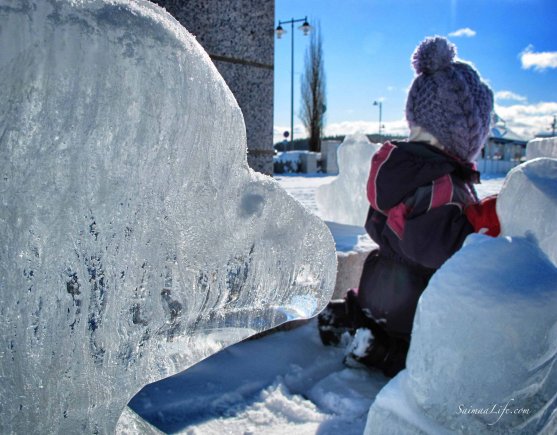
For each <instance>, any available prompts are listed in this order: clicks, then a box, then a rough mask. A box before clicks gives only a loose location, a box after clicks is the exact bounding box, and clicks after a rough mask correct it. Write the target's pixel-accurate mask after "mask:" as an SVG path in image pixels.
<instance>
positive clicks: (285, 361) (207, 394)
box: [131, 175, 503, 435]
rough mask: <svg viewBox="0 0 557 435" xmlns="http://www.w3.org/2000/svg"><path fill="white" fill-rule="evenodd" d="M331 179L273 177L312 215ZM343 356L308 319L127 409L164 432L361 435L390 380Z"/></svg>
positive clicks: (147, 392) (232, 351)
mask: <svg viewBox="0 0 557 435" xmlns="http://www.w3.org/2000/svg"><path fill="white" fill-rule="evenodd" d="M333 178H334V177H331V176H324V175H310V176H300V175H292V176H290V175H289V176H277V177H276V179H277V180H278V182H279V183H280V184H281V185H282V186H283V187H284V188H285V189H286V190H287V191H288V192H289V193H290V194H291V195H292V196H293V197H294V198H296V199H297V200H299V201H300V202H301V203H302V204H303V205H304V206H306V207H307V208H308V209H309V210H310V211H312V212H313V213H315V214H317V215H318V214H319V210H318V208H317V204H316V201H315V192H316V189H317V188H318V187H319V186H320V185H322V184H324V183H328V182H330V181H332V179H333ZM502 184H503V177H491V178H488V179H486V180H485V181H484V182H483V183H482V184H481V185H480V186H478V187H479V189H478V193H479V195H480V196H482V197H483V196H486V195H490V194H493V193H497V192H498V191H499V190H500V189H501V186H502ZM336 238H337V239H341V240H342V237H340V236H339V235H337V237H336ZM343 356H344V349H343V348H330V347H324V346H322V345H321V342H320V340H319V336H318V332H317V327H316V322H315V320H312V321H310V322H309V323H306V324H304V325H303V326H301V327H298V328H296V329H293V330H289V331H280V332H276V333H274V334H271V335H267V336H264V337H262V338H258V339H255V340H247V341H244V342H242V343H239V344H236V345H234V346H231V347H229V348H227V349H225V350H223V351H221V352H219V353H218V354H216V355H213V356H211V357H209V358H207V359H206V360H204V361H202V362H201V363H199V364H197V365H196V366H194V367H192V368H191V369H189V370H187V371H185V372H183V373H181V374H179V375H176V376H174V377H172V378H168V379H166V380H164V381H161V382H159V383H157V384H153V385H150V386H147V387H146V388H144V389H143V390H142V392H140V393H139V394H138V395H137V396H136V397H135V398H134V400H133V401H132V402H131V407H132V408H133V409H134V410H135V411H136V412H138V413H139V414H141V415H142V416H143V417H144V418H146V419H147V420H149V421H150V422H151V423H152V424H154V425H156V426H157V427H158V428H159V429H161V430H162V431H164V432H167V433H183V434H192V435H193V434H203V435H205V434H222V433H229V434H256V433H257V434H260V433H263V434H315V433H319V434H331V435H332V434H361V433H362V432H363V430H364V427H365V424H366V419H367V413H368V409H369V406H370V404H371V403H372V402H373V400H374V398H375V396H376V395H377V393H378V392H379V390H380V389H381V388H382V387H383V386H384V385H385V384H386V382H387V381H388V379H387V378H385V377H384V376H383V375H382V374H381V373H379V372H371V371H368V370H367V369H353V368H347V367H345V366H344V365H343V364H342V359H343Z"/></svg>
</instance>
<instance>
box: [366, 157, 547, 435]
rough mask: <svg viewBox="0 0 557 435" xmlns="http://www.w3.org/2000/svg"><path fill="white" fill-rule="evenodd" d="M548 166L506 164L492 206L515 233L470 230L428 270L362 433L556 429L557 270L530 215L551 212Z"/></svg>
mask: <svg viewBox="0 0 557 435" xmlns="http://www.w3.org/2000/svg"><path fill="white" fill-rule="evenodd" d="M555 173H556V169H555V161H553V160H549V159H547V160H534V161H532V162H529V163H526V164H524V165H522V166H521V167H519V168H517V169H515V170H514V171H512V173H510V174H509V178H508V180H507V182H506V183H505V185H504V186H503V189H502V191H501V195H500V206H499V207H498V211H499V215H500V217H501V220H502V222H503V226H504V227H505V228H507V230H506V231H509V228H513V231H511V232H510V233H509V234H510V235H512V237H499V238H496V239H494V238H490V237H487V236H482V235H472V236H470V237H469V238H468V239H467V241H466V243H465V246H464V247H463V248H462V250H461V251H459V252H458V253H457V254H455V255H454V256H453V257H452V258H451V259H450V260H449V261H447V263H445V265H444V266H443V267H442V268H441V269H440V270H439V271H438V272H437V273H436V274H435V275H434V276H433V278H432V280H431V281H430V284H429V286H428V288H427V289H426V290H425V292H424V293H423V295H422V297H421V299H420V302H419V305H418V310H417V314H416V318H415V320H414V329H413V332H412V343H411V346H410V352H409V355H408V359H407V370H405V371H403V372H401V373H400V374H399V375H398V376H397V377H396V378H395V379H394V380H393V381H391V382H390V383H389V384H388V385H387V386H386V387H385V389H383V390H382V391H381V392H380V394H379V395H378V396H377V399H376V401H375V402H374V404H373V405H372V407H371V409H370V412H369V416H368V424H367V428H366V433H367V434H384V433H435V434H438V433H455V432H458V433H467V434H478V433H500V434H507V433H517V434H536V433H545V434H552V433H557V310H556V307H557V269H556V268H555V264H554V263H552V262H551V261H550V260H549V259H548V256H547V255H546V252H547V249H545V247H544V246H543V240H542V239H541V237H545V236H547V235H549V233H547V231H548V230H547V227H546V222H545V221H542V220H537V219H536V218H535V217H536V216H545V217H546V219H549V216H552V218H551V219H550V221H551V222H553V221H554V216H556V215H557V203H556V202H555V201H554V199H551V198H555V195H556V194H557V184H556V183H555ZM536 192H538V193H536ZM534 195H538V196H534ZM530 196H532V199H531V202H530ZM525 201H526V202H525ZM512 203H520V205H521V207H520V209H518V208H516V207H511V204H512ZM526 212H527V213H528V215H529V216H531V219H530V221H527V220H526V219H525V218H523V215H524V214H525V213H526ZM529 231H532V234H534V235H536V237H530V236H529V233H528V232H529ZM523 235H526V237H522V236H523ZM538 242H539V244H538ZM544 250H545V251H546V252H544ZM550 254H552V253H551V252H550Z"/></svg>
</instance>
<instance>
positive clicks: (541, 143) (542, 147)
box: [526, 137, 557, 160]
mask: <svg viewBox="0 0 557 435" xmlns="http://www.w3.org/2000/svg"><path fill="white" fill-rule="evenodd" d="M538 157H552V158H557V137H550V138H537V139H533V140H531V141H529V142H528V144H527V145H526V160H532V159H536V158H538Z"/></svg>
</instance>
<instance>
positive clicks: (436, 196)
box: [428, 175, 453, 210]
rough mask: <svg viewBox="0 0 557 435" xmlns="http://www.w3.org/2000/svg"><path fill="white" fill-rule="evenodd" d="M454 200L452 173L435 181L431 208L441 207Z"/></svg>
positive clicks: (432, 189)
mask: <svg viewBox="0 0 557 435" xmlns="http://www.w3.org/2000/svg"><path fill="white" fill-rule="evenodd" d="M452 200H453V181H452V180H451V177H450V175H443V176H442V177H440V178H438V179H437V180H434V181H433V186H432V188H431V203H430V205H429V209H428V210H431V209H432V208H437V207H441V206H442V205H445V204H448V203H449V202H451V201H452Z"/></svg>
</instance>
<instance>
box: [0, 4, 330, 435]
mask: <svg viewBox="0 0 557 435" xmlns="http://www.w3.org/2000/svg"><path fill="white" fill-rule="evenodd" d="M0 29H1V38H0V70H1V73H0V129H1V132H0V171H1V173H0V234H1V235H2V243H1V244H0V331H1V340H2V341H1V349H2V350H1V352H0V370H1V376H2V378H1V382H0V398H1V399H0V409H1V412H0V433H22V434H23V433H53V432H59V433H113V432H114V429H115V426H116V423H117V420H118V418H119V416H120V414H121V412H122V410H123V409H124V407H125V405H126V404H127V402H128V401H129V400H130V398H131V397H132V396H134V394H135V393H137V391H139V390H140V389H141V388H142V387H143V386H144V385H145V384H146V383H148V382H153V381H155V380H158V379H161V378H164V377H166V376H169V375H171V374H174V373H176V372H178V371H181V370H184V369H185V368H187V367H189V366H191V365H192V364H194V363H195V362H197V361H199V360H201V359H203V358H205V357H207V356H208V355H210V354H212V353H214V352H216V351H218V350H220V349H221V348H223V347H224V346H226V345H229V344H231V343H233V342H237V341H239V340H241V339H243V338H245V337H246V336H248V335H251V334H253V333H255V332H257V331H261V330H265V329H268V328H271V327H273V326H275V325H277V324H280V323H282V322H284V321H286V320H287V319H289V318H298V317H309V316H312V315H314V314H315V313H317V312H318V311H319V310H320V309H322V307H323V306H324V305H325V304H326V302H327V301H328V299H329V297H330V294H331V292H332V289H333V286H334V280H335V271H336V259H335V250H334V244H333V240H332V237H331V235H330V232H329V231H328V229H327V228H326V226H325V225H324V224H323V223H322V222H321V221H320V220H319V219H318V218H317V217H315V216H313V215H311V214H309V213H308V212H306V211H305V210H304V209H303V207H301V206H300V205H299V204H298V203H296V202H295V201H294V200H292V198H291V197H290V196H288V195H287V194H286V192H284V191H283V190H282V189H281V188H280V187H279V186H278V184H277V183H276V182H274V181H273V180H272V179H270V178H267V177H264V176H261V175H259V174H256V173H254V172H253V171H251V170H250V169H249V168H248V166H247V161H246V142H245V141H246V138H245V128H244V124H243V119H242V114H241V111H240V109H239V107H238V105H237V103H236V101H235V99H234V98H233V96H232V94H231V92H230V91H229V90H228V88H227V87H226V85H225V83H224V81H223V80H222V78H221V77H220V75H219V74H218V72H217V70H216V69H215V68H214V66H213V65H212V63H211V61H210V59H209V57H208V56H207V54H206V53H205V52H204V51H203V50H202V48H201V47H200V46H199V45H198V44H197V42H196V41H195V38H194V37H193V36H191V35H190V34H189V33H188V32H187V31H186V30H185V29H183V28H182V27H181V26H180V25H179V24H178V23H177V22H176V21H175V20H174V19H173V18H171V17H170V15H168V14H167V13H166V12H165V11H163V10H162V9H161V8H159V7H157V6H155V5H153V4H151V3H149V2H146V1H131V2H128V1H101V0H92V1H87V2H81V1H79V2H78V1H75V2H69V1H56V0H52V1H44V0H36V1H23V0H21V1H15V0H14V1H11V0H4V1H2V2H1V3H0Z"/></svg>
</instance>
